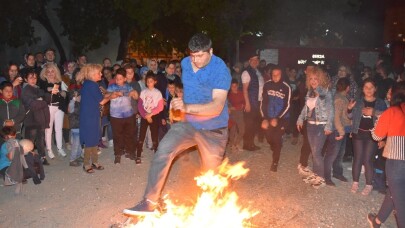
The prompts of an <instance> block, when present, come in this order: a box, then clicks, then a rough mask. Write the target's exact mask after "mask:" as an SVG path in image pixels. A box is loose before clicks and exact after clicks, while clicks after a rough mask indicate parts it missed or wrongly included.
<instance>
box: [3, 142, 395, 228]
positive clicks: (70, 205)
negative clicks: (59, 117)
mask: <svg viewBox="0 0 405 228" xmlns="http://www.w3.org/2000/svg"><path fill="white" fill-rule="evenodd" d="M258 145H259V146H260V147H261V150H259V151H256V152H247V151H245V152H241V153H238V154H228V157H229V159H230V161H231V163H235V162H237V161H245V162H246V167H247V168H249V169H250V172H249V173H248V175H247V177H245V178H243V179H241V180H238V181H236V182H234V183H233V190H234V191H235V192H236V193H237V194H238V195H239V197H240V199H239V200H240V204H242V205H246V206H249V207H250V208H252V209H255V210H258V211H260V213H259V214H258V215H256V216H255V217H254V218H253V219H252V223H253V224H254V226H253V227H368V222H367V219H366V216H367V213H368V212H377V211H378V209H379V206H380V204H381V202H382V199H383V195H382V194H379V193H377V192H375V191H373V192H372V194H371V195H369V196H362V195H361V194H359V193H357V194H353V193H351V192H350V186H351V184H350V183H342V182H339V181H338V180H336V179H334V181H335V183H336V184H337V186H336V187H329V186H326V187H324V188H320V189H318V190H316V189H314V188H312V187H311V186H309V185H308V184H305V183H304V182H303V181H302V179H301V177H300V176H299V175H298V173H297V169H296V167H297V162H298V158H299V149H300V147H301V142H299V143H298V145H295V146H293V145H291V144H290V140H289V139H287V140H286V141H285V143H284V147H283V150H282V155H281V160H280V165H279V169H278V172H277V173H271V172H270V162H271V152H270V149H269V145H268V144H267V143H258ZM152 157H153V153H152V152H151V151H149V150H148V149H145V151H144V155H143V163H142V164H141V165H138V166H137V165H135V162H134V161H131V160H129V159H125V158H123V159H122V161H121V164H119V165H114V164H113V151H112V148H108V149H103V153H102V154H101V155H100V162H101V163H102V164H103V165H104V166H105V170H103V171H96V172H95V173H94V174H87V173H85V172H84V171H83V170H82V168H81V167H77V168H76V167H69V166H68V160H69V159H68V158H61V157H56V158H55V159H54V160H51V161H50V163H51V165H50V166H46V167H45V173H46V178H45V180H44V181H43V182H42V184H40V185H34V184H33V182H32V180H29V181H28V183H27V184H25V185H24V189H23V192H22V194H20V195H15V194H14V189H15V187H5V186H1V187H0V227H112V226H114V227H120V226H121V225H122V224H123V223H125V222H126V221H127V219H128V217H126V216H125V215H123V214H122V213H121V212H122V210H123V209H124V208H127V207H132V206H134V205H135V204H136V203H137V202H138V201H140V200H141V199H142V195H143V191H144V189H145V185H146V181H147V173H148V170H149V164H150V161H151V159H152ZM344 165H345V167H346V168H347V167H349V166H350V164H349V163H345V164H344ZM346 168H345V170H346V171H345V172H346V173H345V176H346V177H351V174H350V171H348V170H347V169H346ZM198 175H199V156H198V153H197V152H196V151H193V152H191V153H190V154H189V160H188V161H186V159H185V158H184V157H181V158H179V159H177V161H176V162H175V163H174V164H173V167H172V169H171V172H170V175H169V177H168V180H167V183H166V187H165V189H164V193H165V194H168V197H169V198H170V199H172V200H180V201H182V202H193V201H194V200H195V199H196V195H197V192H198V188H197V187H196V186H195V181H194V177H195V176H198ZM363 186H364V176H362V177H361V182H360V188H362V187H363ZM383 227H396V225H395V220H394V216H393V215H391V216H390V218H389V219H388V221H387V222H386V223H385V225H384V226H383Z"/></svg>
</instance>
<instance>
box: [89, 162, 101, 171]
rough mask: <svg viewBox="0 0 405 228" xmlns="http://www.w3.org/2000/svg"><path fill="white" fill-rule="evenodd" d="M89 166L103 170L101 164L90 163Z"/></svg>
mask: <svg viewBox="0 0 405 228" xmlns="http://www.w3.org/2000/svg"><path fill="white" fill-rule="evenodd" d="M91 167H92V168H93V169H97V170H103V169H104V166H102V165H99V164H94V163H93V164H91Z"/></svg>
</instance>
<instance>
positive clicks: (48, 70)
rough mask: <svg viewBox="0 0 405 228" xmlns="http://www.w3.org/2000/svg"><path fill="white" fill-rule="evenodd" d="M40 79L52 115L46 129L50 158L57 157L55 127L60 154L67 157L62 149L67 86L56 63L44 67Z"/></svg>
mask: <svg viewBox="0 0 405 228" xmlns="http://www.w3.org/2000/svg"><path fill="white" fill-rule="evenodd" d="M40 78H41V80H40V81H39V88H40V89H42V90H43V91H44V92H45V94H46V96H45V100H46V102H47V103H48V106H49V113H50V120H49V128H46V129H45V144H46V148H47V150H48V157H49V158H50V159H53V158H54V157H55V155H54V153H53V151H52V132H53V127H54V126H55V139H56V147H57V150H58V154H59V155H61V156H62V157H66V153H65V151H64V149H63V148H62V145H63V144H62V126H63V117H64V115H65V114H64V112H65V111H66V110H67V102H66V94H67V93H66V92H67V86H66V85H65V84H64V83H63V82H62V76H61V74H60V71H59V68H58V66H57V65H56V64H54V63H47V64H45V65H44V67H43V69H42V71H41V74H40Z"/></svg>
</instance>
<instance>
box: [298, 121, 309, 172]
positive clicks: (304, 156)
mask: <svg viewBox="0 0 405 228" xmlns="http://www.w3.org/2000/svg"><path fill="white" fill-rule="evenodd" d="M301 134H302V139H303V143H302V146H301V154H300V164H301V165H302V166H305V167H307V166H308V159H309V155H310V154H311V147H310V146H309V141H308V134H307V124H306V121H305V122H304V124H303V127H302V129H301Z"/></svg>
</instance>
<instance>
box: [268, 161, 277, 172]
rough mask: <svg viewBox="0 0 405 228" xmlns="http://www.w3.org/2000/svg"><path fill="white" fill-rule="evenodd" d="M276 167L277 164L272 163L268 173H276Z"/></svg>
mask: <svg viewBox="0 0 405 228" xmlns="http://www.w3.org/2000/svg"><path fill="white" fill-rule="evenodd" d="M277 166H278V164H277V163H273V164H272V165H271V168H270V171H272V172H277Z"/></svg>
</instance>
